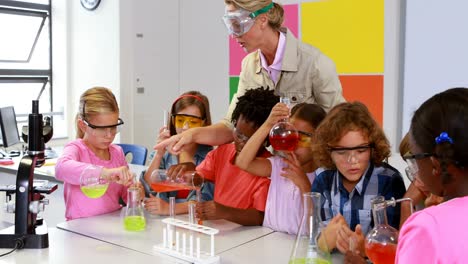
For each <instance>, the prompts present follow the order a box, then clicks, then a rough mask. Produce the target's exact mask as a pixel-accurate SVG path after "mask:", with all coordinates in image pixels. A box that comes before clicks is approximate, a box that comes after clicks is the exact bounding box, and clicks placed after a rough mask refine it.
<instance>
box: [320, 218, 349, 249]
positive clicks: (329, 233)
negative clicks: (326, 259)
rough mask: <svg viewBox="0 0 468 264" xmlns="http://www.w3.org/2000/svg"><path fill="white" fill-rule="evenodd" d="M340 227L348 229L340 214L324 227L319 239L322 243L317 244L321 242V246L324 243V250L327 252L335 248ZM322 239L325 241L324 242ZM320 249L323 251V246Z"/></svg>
mask: <svg viewBox="0 0 468 264" xmlns="http://www.w3.org/2000/svg"><path fill="white" fill-rule="evenodd" d="M342 226H345V227H348V224H347V223H346V219H345V218H344V216H342V215H341V214H337V215H336V216H335V217H333V218H332V219H331V220H330V222H329V223H328V225H327V227H325V229H324V230H323V231H322V233H323V236H320V238H319V240H322V241H319V243H320V242H321V243H320V244H323V243H324V242H326V247H327V248H326V249H327V250H328V252H330V251H332V250H333V249H334V248H336V242H337V238H338V230H340V229H341V227H342ZM324 239H325V240H326V241H324ZM322 249H324V248H323V246H322Z"/></svg>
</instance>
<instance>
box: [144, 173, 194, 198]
mask: <svg viewBox="0 0 468 264" xmlns="http://www.w3.org/2000/svg"><path fill="white" fill-rule="evenodd" d="M202 184H203V178H202V177H199V176H198V175H197V174H196V173H195V172H194V171H188V172H185V173H182V175H179V176H177V177H169V176H168V175H167V173H166V171H165V170H154V171H153V172H152V173H151V188H152V189H153V190H154V191H156V192H158V193H159V192H173V191H180V190H199V189H200V188H201V186H202Z"/></svg>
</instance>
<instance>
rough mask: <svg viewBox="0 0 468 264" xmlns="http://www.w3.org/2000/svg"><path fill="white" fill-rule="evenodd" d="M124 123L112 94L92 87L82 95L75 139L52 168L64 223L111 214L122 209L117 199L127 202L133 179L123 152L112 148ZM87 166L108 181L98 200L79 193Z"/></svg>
mask: <svg viewBox="0 0 468 264" xmlns="http://www.w3.org/2000/svg"><path fill="white" fill-rule="evenodd" d="M123 123H124V122H123V121H122V119H120V118H119V106H118V105H117V101H116V99H115V96H114V94H113V93H112V91H111V90H109V89H107V88H103V87H94V88H91V89H88V90H87V91H85V92H84V93H83V94H82V95H81V97H80V104H79V113H78V114H77V117H76V126H77V139H76V140H74V141H72V142H70V143H68V144H67V145H66V146H65V148H64V150H63V154H62V156H61V157H60V158H59V159H58V161H57V165H56V167H55V177H56V178H57V179H58V180H61V181H63V188H64V199H65V207H66V209H65V218H66V219H67V220H72V219H75V218H81V217H89V216H93V215H100V214H105V213H109V212H113V211H116V210H119V209H120V208H121V205H120V204H119V198H122V199H123V200H124V201H126V199H127V197H126V196H127V186H128V185H129V184H130V183H131V182H132V178H133V177H132V173H131V172H130V170H129V169H128V166H127V161H126V160H125V156H124V153H123V151H122V149H121V148H120V147H119V146H117V145H113V144H112V141H114V138H115V135H116V134H117V133H118V132H119V127H120V126H121V125H123ZM90 165H94V166H98V167H100V169H101V174H100V177H102V178H104V179H105V180H108V181H110V183H109V186H108V188H107V191H106V193H105V194H104V195H103V196H101V197H99V198H89V197H88V196H86V195H85V194H83V192H82V191H81V189H80V175H81V173H82V172H83V170H85V169H86V168H88V167H89V166H90Z"/></svg>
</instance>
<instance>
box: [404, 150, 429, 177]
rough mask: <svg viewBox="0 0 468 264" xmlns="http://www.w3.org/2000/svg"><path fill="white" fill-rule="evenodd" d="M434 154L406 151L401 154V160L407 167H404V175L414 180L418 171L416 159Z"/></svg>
mask: <svg viewBox="0 0 468 264" xmlns="http://www.w3.org/2000/svg"><path fill="white" fill-rule="evenodd" d="M432 156H434V154H432V153H419V154H414V155H413V154H411V153H406V154H405V155H404V156H403V160H404V161H405V162H406V164H407V165H408V167H406V169H405V173H406V176H407V177H408V179H409V180H410V181H414V180H415V179H416V177H418V172H419V167H418V163H417V160H420V159H424V158H429V157H432Z"/></svg>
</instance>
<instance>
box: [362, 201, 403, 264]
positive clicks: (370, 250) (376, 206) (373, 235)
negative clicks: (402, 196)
mask: <svg viewBox="0 0 468 264" xmlns="http://www.w3.org/2000/svg"><path fill="white" fill-rule="evenodd" d="M371 203H372V213H373V217H374V223H375V224H374V228H373V229H372V230H370V231H369V233H367V236H366V240H365V250H366V255H367V256H368V257H369V259H370V260H371V261H372V263H374V264H390V263H391V264H393V263H395V254H396V248H397V243H398V230H396V229H395V228H393V227H391V226H390V225H388V221H387V212H386V209H387V203H386V201H385V198H384V197H383V196H377V197H375V198H373V199H372V200H371Z"/></svg>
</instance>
